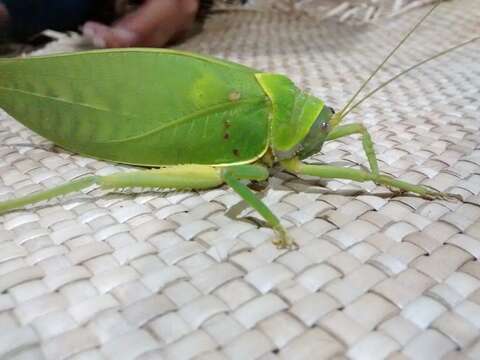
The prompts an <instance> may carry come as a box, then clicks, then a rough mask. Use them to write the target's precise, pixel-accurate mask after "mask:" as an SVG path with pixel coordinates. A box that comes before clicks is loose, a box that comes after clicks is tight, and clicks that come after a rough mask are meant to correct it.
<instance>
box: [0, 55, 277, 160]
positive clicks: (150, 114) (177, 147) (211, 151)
mask: <svg viewBox="0 0 480 360" xmlns="http://www.w3.org/2000/svg"><path fill="white" fill-rule="evenodd" d="M255 73H256V71H255V70H253V69H250V68H248V67H245V66H242V65H238V64H234V63H230V62H227V61H221V60H217V59H214V58H210V57H204V56H199V55H194V54H189V53H183V52H175V51H171V50H159V49H149V50H146V49H127V50H109V51H90V52H81V53H74V54H63V55H56V56H45V57H38V58H27V59H12V60H2V61H0V107H2V108H3V109H4V110H6V111H7V112H8V113H9V114H10V115H12V116H13V117H14V118H16V119H17V120H19V121H20V122H22V123H23V124H24V125H26V126H27V127H28V128H30V129H32V130H34V131H35V132H37V133H38V134H40V135H42V136H43V137H45V138H47V139H49V140H51V141H53V142H54V143H56V144H58V145H60V146H62V147H64V148H66V149H68V150H71V151H73V152H76V153H79V154H84V155H89V156H92V157H96V158H100V159H105V160H110V161H115V162H120V163H127V164H135V165H144V166H161V165H174V164H211V165H221V164H223V165H232V164H238V163H247V162H253V161H255V160H256V159H258V158H259V157H261V156H262V155H263V153H265V151H266V150H267V148H268V146H269V138H270V135H269V132H270V127H271V126H270V120H271V119H270V113H271V103H270V100H269V98H268V96H266V93H265V91H264V90H263V89H262V87H261V86H260V84H259V83H258V81H257V79H256V77H255Z"/></svg>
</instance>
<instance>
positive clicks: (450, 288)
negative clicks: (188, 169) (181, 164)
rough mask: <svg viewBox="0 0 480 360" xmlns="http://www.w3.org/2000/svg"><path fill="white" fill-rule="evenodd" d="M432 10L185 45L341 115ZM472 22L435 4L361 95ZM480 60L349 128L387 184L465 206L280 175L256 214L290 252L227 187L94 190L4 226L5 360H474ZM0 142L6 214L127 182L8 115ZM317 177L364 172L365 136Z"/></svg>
mask: <svg viewBox="0 0 480 360" xmlns="http://www.w3.org/2000/svg"><path fill="white" fill-rule="evenodd" d="M426 10H428V8H426V7H421V8H418V9H415V10H413V11H410V12H407V13H406V14H404V15H402V16H399V17H394V18H389V19H387V20H385V19H384V20H379V21H378V22H375V23H373V24H368V25H361V26H359V25H348V24H345V23H342V24H339V22H338V21H337V20H335V19H331V20H328V21H323V22H321V21H317V20H315V19H313V18H312V17H308V16H306V15H305V14H304V15H298V14H291V13H283V12H272V11H269V12H260V13H259V12H252V11H232V12H222V13H219V14H214V15H212V17H211V18H210V19H209V20H208V21H207V23H206V26H205V29H204V31H203V32H202V33H200V34H198V35H197V36H195V37H193V38H191V39H190V40H188V41H187V42H186V43H184V44H182V45H181V46H180V48H181V49H188V50H190V51H195V52H200V53H204V54H210V55H215V56H218V57H220V58H227V59H230V60H234V61H238V62H240V63H243V64H246V65H250V66H253V67H255V68H258V69H260V70H263V71H275V72H280V73H285V74H288V75H289V76H290V77H291V78H292V79H293V80H294V81H295V82H296V83H297V84H298V85H299V86H301V87H303V88H309V89H310V91H311V92H313V93H314V94H316V95H318V96H319V97H321V98H323V99H324V100H325V101H326V103H327V104H329V105H331V106H333V107H334V108H336V109H338V108H339V107H340V106H341V105H343V104H345V101H346V100H347V99H348V98H349V96H351V95H352V93H353V92H354V91H355V90H356V89H358V87H359V85H360V84H361V82H362V81H363V79H365V78H366V77H367V76H368V75H369V74H370V73H371V72H372V70H373V69H374V68H375V66H376V65H377V64H379V63H380V62H381V60H382V59H383V58H384V56H385V54H386V53H387V52H388V51H389V50H390V49H392V47H393V46H394V45H395V44H397V43H398V41H399V40H400V39H401V37H402V36H403V35H404V34H405V33H406V32H407V31H408V29H410V28H411V27H412V26H413V24H414V23H415V22H416V21H418V19H419V17H421V16H422V15H423V14H424V13H425V11H426ZM479 20H480V2H479V1H477V0H458V1H453V2H447V3H445V4H443V5H442V6H441V7H440V8H438V9H437V10H436V11H435V12H434V13H433V14H432V16H431V17H430V18H429V19H428V20H427V21H426V22H425V23H424V25H422V26H421V28H420V29H419V30H418V31H417V32H416V33H415V34H414V35H413V36H412V37H411V38H410V40H409V41H408V42H407V43H406V44H405V46H404V47H403V48H402V49H401V50H400V51H399V52H398V53H397V54H396V55H395V57H394V59H392V61H391V62H390V63H389V65H388V66H386V68H385V70H384V71H383V72H382V74H381V75H380V76H379V77H378V79H377V80H376V81H374V82H373V83H372V84H371V86H370V89H372V88H373V87H374V86H376V85H378V84H379V83H380V82H381V81H383V80H386V79H388V78H390V77H391V76H392V75H394V74H395V73H397V72H398V71H399V70H400V69H401V68H405V67H408V66H409V65H412V64H415V63H417V62H419V61H421V60H422V59H424V58H426V57H428V56H431V55H433V54H435V53H437V52H439V51H441V50H442V49H445V48H447V47H449V46H453V45H456V44H459V43H460V42H463V41H465V40H468V39H469V38H471V37H472V36H474V35H476V34H478V32H479V31H480V26H479V25H480V23H479ZM72 39H73V40H72V41H73V42H74V43H75V41H77V40H78V39H77V40H75V39H74V38H72ZM66 43H68V42H66ZM66 43H64V44H63V45H62V41H60V42H58V43H55V44H56V45H55V44H54V45H52V46H51V47H50V48H51V49H54V50H55V49H56V50H59V49H58V48H59V47H60V48H61V47H62V46H63V49H67V48H68V44H66ZM79 44H80V45H81V41H78V44H77V45H79ZM77 45H75V46H77ZM479 59H480V51H479V44H476V43H474V44H471V45H469V46H467V47H464V48H462V49H460V50H458V51H456V52H454V53H451V54H449V55H446V56H445V57H443V58H441V59H438V60H435V61H433V62H431V63H429V64H427V65H425V66H423V67H421V68H419V69H417V70H415V71H414V72H412V73H410V74H409V75H407V76H404V77H402V78H400V79H399V80H397V81H396V82H395V83H393V84H392V85H390V86H389V87H387V88H385V89H384V90H383V91H382V92H380V93H379V94H378V95H376V96H375V97H373V98H371V99H370V100H369V101H367V102H366V103H365V104H364V105H363V106H362V107H360V108H359V109H358V110H357V111H355V113H354V114H352V116H351V117H350V119H349V120H348V121H350V122H352V121H357V122H362V123H363V124H365V126H366V127H367V128H368V130H369V131H370V132H371V134H372V137H373V140H374V142H375V149H376V151H377V154H378V158H379V163H380V169H381V170H382V171H383V172H384V173H387V174H391V175H394V176H396V177H399V178H401V179H405V180H408V181H411V182H413V183H422V184H425V185H429V186H432V187H434V188H436V189H438V190H441V191H448V192H452V193H456V194H460V195H461V196H462V197H463V198H464V201H440V200H436V201H429V200H424V199H421V198H418V197H416V196H409V195H402V196H394V197H392V196H390V195H389V194H390V193H389V191H388V190H387V189H384V188H381V187H378V186H376V185H374V184H371V183H363V184H359V183H354V182H350V181H342V180H332V181H328V182H324V181H322V180H319V179H314V178H303V179H300V178H298V177H295V176H293V175H289V174H286V173H276V174H273V176H272V177H271V179H270V185H269V187H268V188H267V189H266V190H265V191H264V192H263V196H264V197H263V198H264V201H265V202H266V203H267V204H268V206H269V207H270V208H271V209H272V210H273V211H274V212H275V213H276V214H277V215H278V216H279V217H281V219H282V223H283V224H284V225H285V226H286V227H287V228H288V230H289V232H290V234H291V236H292V237H293V238H294V239H295V240H296V241H297V243H298V244H299V249H298V250H291V251H288V250H278V249H277V248H276V247H275V246H273V245H272V243H271V240H272V238H273V232H272V231H271V230H270V229H268V228H266V227H263V226H261V224H259V223H261V221H260V217H259V216H258V215H257V214H256V213H255V212H253V211H252V210H251V209H250V208H249V207H247V206H246V205H245V204H244V203H243V202H242V201H241V200H240V198H239V197H238V196H237V195H236V194H235V193H234V192H233V191H232V190H230V189H229V188H228V187H221V188H218V189H214V190H211V191H202V192H185V193H165V194H160V193H158V192H152V191H147V192H141V191H135V194H124V193H116V194H106V193H104V192H102V191H100V190H98V189H95V188H92V189H89V191H86V192H84V193H77V194H72V195H70V196H68V197H63V198H61V199H56V200H52V201H49V202H48V203H45V202H44V203H41V204H37V205H33V206H29V207H28V208H27V209H24V210H19V211H14V212H11V213H8V214H6V215H2V216H1V217H0V239H1V241H0V358H2V359H67V358H68V359H133V358H139V359H264V360H266V359H325V358H335V359H438V358H446V359H480V264H479V262H478V260H477V259H478V258H479V257H480V221H479V219H480V206H479V204H480V196H479V192H480V147H479V143H480V135H479V134H480V132H479V130H480V115H479V111H480V90H479V89H480V65H479ZM120 91H121V89H119V92H120ZM65 116H68V114H65ZM0 139H1V140H0V199H7V198H10V197H13V196H14V195H17V196H18V195H22V194H26V193H31V192H33V191H38V190H42V189H47V188H49V187H52V186H54V185H58V184H62V183H64V182H65V181H67V180H72V179H77V178H79V177H81V176H84V175H87V174H100V175H102V174H108V173H112V172H116V171H124V170H128V168H127V167H122V166H119V165H116V164H111V163H108V162H102V161H97V160H93V159H90V158H86V157H82V156H78V155H74V154H71V153H68V152H66V151H65V150H63V149H61V148H58V147H55V146H53V145H52V144H51V143H49V142H47V141H45V140H44V139H43V138H41V137H40V136H38V135H35V134H34V133H32V132H31V131H29V130H27V129H25V128H24V127H22V125H20V124H19V123H17V122H16V121H15V120H13V119H12V118H10V117H9V116H8V115H7V114H5V113H2V114H1V119H0ZM309 161H312V162H325V163H333V164H337V165H343V166H354V167H358V166H366V165H368V164H367V162H366V157H365V155H364V152H363V150H362V146H361V141H360V139H359V138H358V136H352V137H347V138H342V139H339V140H338V141H333V142H329V143H328V144H326V145H325V147H324V149H323V151H322V154H319V155H317V156H315V157H314V158H313V159H310V160H309ZM255 219H257V220H255Z"/></svg>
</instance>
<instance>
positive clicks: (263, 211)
mask: <svg viewBox="0 0 480 360" xmlns="http://www.w3.org/2000/svg"><path fill="white" fill-rule="evenodd" d="M222 178H223V180H224V181H225V182H226V183H227V184H228V185H229V186H230V187H231V188H232V189H233V190H235V192H236V193H237V194H238V195H240V197H241V198H242V199H243V200H245V201H246V202H247V203H248V205H250V206H251V207H252V208H254V209H255V210H257V211H258V213H259V214H260V215H262V217H263V218H264V219H265V220H266V221H267V223H268V224H269V225H270V226H271V227H272V229H273V230H274V231H275V233H276V234H277V236H278V238H277V239H276V240H274V241H273V243H274V244H275V245H276V246H277V247H278V248H280V249H286V248H289V249H291V248H296V247H297V245H296V244H295V242H294V241H293V240H291V239H290V238H289V237H288V234H287V232H286V230H285V229H284V228H283V226H282V225H280V220H279V219H278V218H277V217H276V216H275V215H274V214H273V213H272V211H271V210H270V209H269V208H268V207H267V205H265V204H264V203H263V202H262V201H261V200H260V199H258V198H257V197H256V196H255V194H254V193H253V192H252V191H251V190H250V189H249V188H248V187H247V186H246V185H244V184H243V183H241V182H240V181H239V180H241V179H249V180H259V181H261V180H265V179H267V178H268V171H267V169H265V168H264V167H262V166H259V165H239V166H233V167H228V168H224V170H223V172H222Z"/></svg>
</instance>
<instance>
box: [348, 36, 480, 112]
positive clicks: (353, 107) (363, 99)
mask: <svg viewBox="0 0 480 360" xmlns="http://www.w3.org/2000/svg"><path fill="white" fill-rule="evenodd" d="M478 40H480V36H477V37H474V38H473V39H470V40H468V41H465V42H463V43H461V44H459V45H456V46H453V47H451V48H449V49H446V50H443V51H441V52H439V53H438V54H436V55H433V56H431V57H429V58H427V59H425V60H423V61H421V62H419V63H418V64H415V65H413V66H410V67H409V68H407V69H405V70H403V71H401V72H400V73H398V74H397V75H395V76H394V77H392V78H391V79H390V80H387V81H385V82H384V83H382V84H381V85H380V86H378V87H377V88H376V89H374V90H372V91H370V92H369V93H368V94H367V95H365V96H364V97H363V98H361V99H360V100H359V101H358V102H357V103H355V104H354V105H352V106H351V107H350V108H349V109H348V110H347V111H345V113H344V114H342V118H344V117H345V116H347V115H348V114H349V113H350V112H351V111H352V110H353V109H355V108H356V107H358V106H360V105H361V104H362V103H363V102H364V101H365V100H367V99H368V98H369V97H371V96H372V95H374V94H375V93H376V92H378V91H380V90H382V89H383V88H384V87H385V86H387V85H388V84H390V83H392V82H393V81H395V80H397V79H398V78H399V77H401V76H403V75H405V74H406V73H408V72H410V71H412V70H414V69H416V68H418V67H420V66H422V65H423V64H425V63H427V62H430V61H432V60H435V59H437V58H439V57H440V56H443V55H445V54H448V53H449V52H452V51H455V50H457V49H458V48H461V47H463V46H466V45H468V44H471V43H473V42H475V41H478Z"/></svg>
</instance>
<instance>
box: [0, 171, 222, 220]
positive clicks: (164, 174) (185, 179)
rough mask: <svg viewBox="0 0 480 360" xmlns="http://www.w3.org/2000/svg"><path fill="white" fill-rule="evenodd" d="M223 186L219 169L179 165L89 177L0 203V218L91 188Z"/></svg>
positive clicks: (181, 188)
mask: <svg viewBox="0 0 480 360" xmlns="http://www.w3.org/2000/svg"><path fill="white" fill-rule="evenodd" d="M223 183H224V181H223V180H222V177H221V169H218V168H214V167H212V166H206V165H179V166H169V167H164V168H159V169H152V170H140V171H132V172H119V173H116V174H112V175H107V176H89V177H86V178H83V179H80V180H75V181H72V182H69V183H67V184H63V185H60V186H57V187H55V188H52V189H49V190H45V191H42V192H38V193H35V194H32V195H27V196H24V197H21V198H17V199H12V200H7V201H4V202H0V214H1V213H4V212H7V211H9V210H12V209H17V208H21V207H24V206H26V205H30V204H34V203H37V202H40V201H44V200H48V199H51V198H54V197H57V196H61V195H66V194H69V193H72V192H76V191H80V190H82V189H84V188H87V187H89V186H91V185H99V186H100V187H101V188H102V189H124V188H132V187H141V188H163V189H176V190H190V189H209V188H213V187H216V186H219V185H221V184H223Z"/></svg>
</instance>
